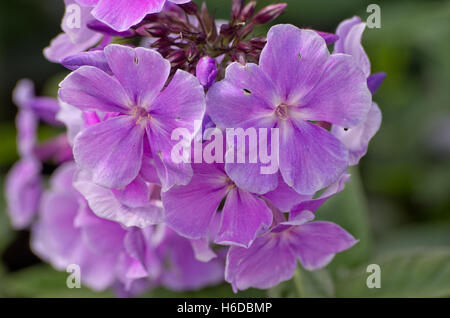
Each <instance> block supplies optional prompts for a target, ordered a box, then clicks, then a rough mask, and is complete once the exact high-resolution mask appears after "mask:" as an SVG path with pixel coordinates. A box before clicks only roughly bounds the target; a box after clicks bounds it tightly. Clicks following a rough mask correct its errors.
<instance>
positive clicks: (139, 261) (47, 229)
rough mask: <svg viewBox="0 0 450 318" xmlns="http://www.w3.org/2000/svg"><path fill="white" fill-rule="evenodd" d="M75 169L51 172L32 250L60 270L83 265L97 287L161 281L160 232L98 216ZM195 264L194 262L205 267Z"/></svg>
mask: <svg viewBox="0 0 450 318" xmlns="http://www.w3.org/2000/svg"><path fill="white" fill-rule="evenodd" d="M76 171H77V167H76V165H75V163H73V162H71V163H66V164H63V165H62V166H60V167H59V168H58V169H57V170H56V171H55V173H54V174H53V175H52V177H51V179H50V190H48V191H46V192H45V194H44V197H43V199H42V204H41V209H40V214H39V219H38V221H37V223H36V224H35V225H34V227H33V229H32V248H33V250H34V252H35V253H36V254H37V255H39V256H40V257H42V258H43V259H44V260H46V261H47V262H49V263H50V264H52V266H54V267H55V268H56V269H58V270H66V267H67V266H68V265H70V264H76V265H78V266H80V269H81V273H82V275H81V279H82V282H83V283H84V284H85V285H87V286H88V287H90V288H92V289H94V290H104V289H106V288H110V287H117V286H118V285H121V286H122V289H123V290H124V291H129V292H131V291H134V292H135V291H136V288H135V287H136V285H142V284H138V283H142V280H143V281H145V282H146V283H145V284H144V286H145V287H146V288H150V287H154V286H157V285H158V284H160V283H159V282H160V281H161V280H162V277H163V272H162V270H163V269H164V267H163V259H162V258H161V257H160V255H159V254H158V253H157V248H158V247H160V246H162V244H164V239H163V238H162V236H161V235H157V234H156V233H155V230H154V229H155V228H154V227H147V228H145V229H139V228H136V227H128V228H126V227H123V226H121V225H120V224H119V223H117V222H113V221H109V220H106V219H104V218H100V217H98V216H96V215H95V214H94V213H93V212H92V210H91V209H90V208H89V205H88V204H87V202H86V201H85V200H84V198H83V197H82V196H81V195H80V193H79V192H78V191H77V190H76V189H75V188H74V187H73V186H72V184H73V179H74V176H75V175H76ZM180 239H181V238H180ZM183 240H185V239H183ZM191 251H192V248H191ZM176 253H178V251H177V252H176ZM197 263H198V264H193V265H192V266H194V265H197V266H203V265H202V264H203V263H200V262H197ZM177 271H179V270H177ZM199 279H200V278H199ZM141 291H143V290H141Z"/></svg>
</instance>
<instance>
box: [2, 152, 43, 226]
mask: <svg viewBox="0 0 450 318" xmlns="http://www.w3.org/2000/svg"><path fill="white" fill-rule="evenodd" d="M41 193H42V180H41V163H40V162H39V161H38V160H36V159H35V158H34V157H25V158H23V159H21V160H20V161H19V162H17V163H16V164H15V165H14V167H13V168H12V169H11V171H10V172H9V174H8V176H7V177H6V185H5V196H6V201H7V204H8V209H7V211H8V214H9V216H10V218H11V223H12V225H13V226H14V228H16V229H23V228H26V227H28V226H29V225H30V224H31V222H32V221H33V219H34V217H35V215H36V214H37V212H38V207H39V202H40V198H41Z"/></svg>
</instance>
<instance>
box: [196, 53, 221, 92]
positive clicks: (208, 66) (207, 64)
mask: <svg viewBox="0 0 450 318" xmlns="http://www.w3.org/2000/svg"><path fill="white" fill-rule="evenodd" d="M217 73H218V69H217V62H216V60H215V59H213V58H211V57H209V56H204V57H202V58H201V59H200V61H198V64H197V68H196V76H197V78H198V79H199V81H200V84H202V85H203V87H204V88H205V89H209V88H210V87H211V85H212V84H213V83H214V82H215V80H216V77H217Z"/></svg>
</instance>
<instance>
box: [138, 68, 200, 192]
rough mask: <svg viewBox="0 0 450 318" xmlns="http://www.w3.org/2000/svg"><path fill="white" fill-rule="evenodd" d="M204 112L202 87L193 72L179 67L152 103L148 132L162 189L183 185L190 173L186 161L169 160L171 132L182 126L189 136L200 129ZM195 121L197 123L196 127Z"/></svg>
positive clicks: (187, 181)
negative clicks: (190, 72)
mask: <svg viewBox="0 0 450 318" xmlns="http://www.w3.org/2000/svg"><path fill="white" fill-rule="evenodd" d="M204 113H205V95H204V90H203V87H202V86H201V85H200V83H199V82H198V80H197V78H196V77H195V76H193V75H191V74H189V73H187V72H184V71H181V70H178V71H177V72H176V73H175V76H174V77H173V79H172V81H171V82H170V84H169V85H168V86H167V88H166V89H165V90H164V91H163V92H162V93H160V94H159V95H158V96H157V98H156V99H155V101H154V102H153V104H152V105H151V107H150V110H149V114H150V116H151V119H150V121H149V124H148V126H147V135H148V139H149V144H150V148H151V150H152V155H153V158H154V160H155V167H156V170H157V172H158V176H159V178H160V180H161V184H162V188H163V191H167V190H168V189H170V188H171V187H173V186H174V185H186V184H188V183H189V181H190V179H191V177H192V168H191V165H190V164H189V163H184V162H181V163H176V162H174V161H173V160H172V156H171V153H172V149H173V147H174V146H175V145H176V144H177V141H174V140H172V138H171V137H172V132H173V131H174V130H175V129H177V128H185V129H187V130H188V131H189V132H190V134H191V135H190V136H186V137H189V138H188V139H189V140H192V138H193V136H194V135H195V134H196V133H197V132H198V131H199V130H200V129H201V121H202V119H203V116H204ZM196 121H198V122H199V123H200V124H199V125H197V126H198V127H197V126H196V125H195V122H196ZM189 140H188V141H189Z"/></svg>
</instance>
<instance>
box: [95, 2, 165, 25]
mask: <svg viewBox="0 0 450 318" xmlns="http://www.w3.org/2000/svg"><path fill="white" fill-rule="evenodd" d="M165 2H166V1H165V0H114V1H111V0H99V2H98V4H97V6H96V7H95V8H94V10H93V11H92V14H93V15H94V17H95V18H96V19H98V20H100V21H102V22H103V23H105V24H107V25H109V26H110V27H111V28H113V29H114V30H116V31H120V32H122V31H126V30H128V29H129V28H130V27H132V26H133V25H135V24H137V23H139V22H141V21H142V19H143V18H144V17H145V16H146V15H147V14H150V13H156V12H160V11H161V10H162V9H163V7H164V3H165Z"/></svg>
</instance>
